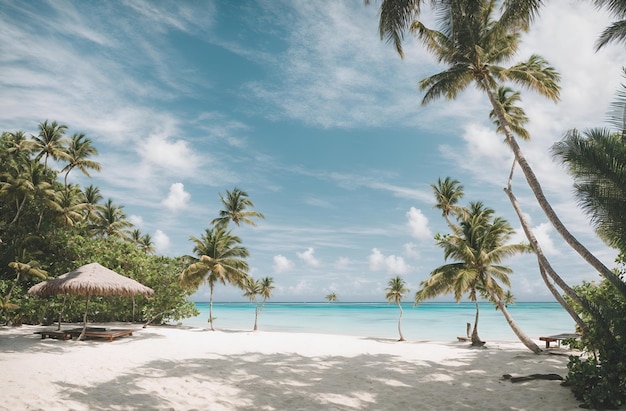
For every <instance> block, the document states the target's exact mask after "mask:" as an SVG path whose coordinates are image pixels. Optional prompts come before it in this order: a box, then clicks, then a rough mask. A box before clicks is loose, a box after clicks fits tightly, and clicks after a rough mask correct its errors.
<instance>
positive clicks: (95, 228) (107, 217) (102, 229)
mask: <svg viewBox="0 0 626 411" xmlns="http://www.w3.org/2000/svg"><path fill="white" fill-rule="evenodd" d="M123 208H124V207H123V206H118V205H115V204H113V200H112V199H110V198H109V199H108V200H107V202H106V203H104V204H103V205H100V206H98V207H97V208H96V212H95V220H94V222H93V224H92V225H91V231H92V233H93V234H94V235H97V236H100V237H117V238H121V239H127V238H128V233H127V231H126V229H127V228H131V227H132V226H133V223H131V222H130V221H128V220H127V219H126V214H124V211H123Z"/></svg>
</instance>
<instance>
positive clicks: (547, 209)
mask: <svg viewBox="0 0 626 411" xmlns="http://www.w3.org/2000/svg"><path fill="white" fill-rule="evenodd" d="M482 82H483V86H485V90H486V92H487V96H488V97H489V101H490V102H491V105H492V107H493V109H494V112H495V113H496V115H497V117H498V120H499V121H500V125H501V126H502V129H503V130H504V133H505V135H506V142H507V144H508V145H509V146H510V147H511V150H513V154H514V155H515V160H516V161H517V163H518V164H519V166H520V168H521V169H522V172H523V173H524V177H526V181H527V182H528V186H529V187H530V189H531V190H532V191H533V194H535V198H536V199H537V202H538V203H539V206H540V207H541V209H542V210H543V212H544V213H545V215H546V217H548V220H550V222H551V223H552V225H553V226H554V228H555V229H556V231H557V232H558V233H559V234H561V237H563V239H564V240H565V241H566V242H567V243H568V244H569V245H570V247H572V248H573V249H574V250H575V251H576V252H577V253H578V254H579V255H580V256H581V257H582V258H583V259H584V260H585V261H587V263H589V264H590V265H591V266H592V267H593V268H595V269H596V270H597V271H598V272H599V273H600V274H601V275H602V276H603V277H604V278H606V279H607V280H608V281H609V282H610V283H611V284H613V286H615V288H616V289H617V290H619V291H620V293H621V294H622V295H623V296H624V297H626V284H624V282H622V281H621V279H620V278H619V277H618V276H617V275H615V274H614V273H613V272H612V271H611V270H610V269H609V268H608V267H606V266H605V265H604V264H603V263H602V262H601V261H600V260H598V259H597V258H596V257H595V256H594V255H593V254H592V253H591V252H590V251H589V250H587V248H586V247H585V246H584V245H582V244H581V243H580V242H579V241H578V240H577V239H576V238H575V237H574V236H573V235H572V234H571V233H570V232H569V230H567V228H566V227H565V225H564V224H563V223H562V222H561V220H560V219H559V217H558V216H557V214H556V212H555V211H554V209H553V208H552V206H551V205H550V203H549V202H548V200H547V199H546V196H545V195H544V193H543V189H542V188H541V184H539V180H538V179H537V176H536V175H535V173H534V171H533V169H532V168H531V167H530V165H529V164H528V162H527V161H526V157H524V154H523V153H522V150H521V148H520V147H519V145H518V144H517V141H516V140H515V136H514V135H513V133H512V132H511V128H510V127H509V124H508V123H507V121H506V119H505V117H504V113H503V112H502V109H501V106H500V105H499V104H498V103H497V101H496V99H495V97H494V95H493V93H492V92H491V89H490V88H489V84H487V81H486V79H482ZM548 273H549V272H548Z"/></svg>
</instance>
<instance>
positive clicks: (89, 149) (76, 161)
mask: <svg viewBox="0 0 626 411" xmlns="http://www.w3.org/2000/svg"><path fill="white" fill-rule="evenodd" d="M97 154H98V150H96V148H95V147H94V146H92V145H91V140H90V139H88V138H86V137H85V135H84V134H82V133H81V134H78V133H75V134H74V135H73V136H72V139H71V140H70V143H69V146H68V147H67V150H66V159H67V161H68V164H67V165H66V166H65V167H63V169H62V170H61V172H65V177H64V182H65V187H67V176H68V174H69V173H70V171H72V170H73V169H74V168H78V169H79V170H80V171H82V172H83V174H85V175H86V176H87V177H91V175H90V174H89V169H92V170H96V171H100V163H98V162H97V161H93V160H89V157H91V156H92V155H97Z"/></svg>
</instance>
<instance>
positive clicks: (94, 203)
mask: <svg viewBox="0 0 626 411" xmlns="http://www.w3.org/2000/svg"><path fill="white" fill-rule="evenodd" d="M83 195H84V197H85V204H86V207H85V218H84V220H83V221H84V222H87V223H88V222H89V221H92V222H93V221H95V220H96V219H97V214H96V211H97V210H98V203H100V201H102V198H103V197H102V194H100V189H99V188H98V187H96V186H94V185H93V184H92V185H89V186H88V187H85V189H84V190H83Z"/></svg>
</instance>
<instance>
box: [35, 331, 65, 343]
mask: <svg viewBox="0 0 626 411" xmlns="http://www.w3.org/2000/svg"><path fill="white" fill-rule="evenodd" d="M35 334H41V339H42V340H43V339H45V338H46V337H47V338H55V339H57V340H63V341H65V340H67V339H68V338H69V339H70V340H71V339H72V334H70V333H68V332H66V331H58V330H47V331H35Z"/></svg>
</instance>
